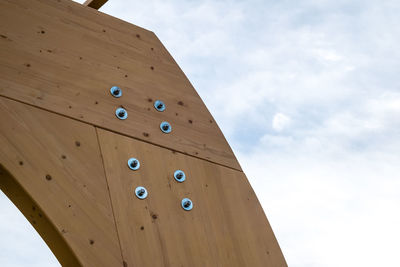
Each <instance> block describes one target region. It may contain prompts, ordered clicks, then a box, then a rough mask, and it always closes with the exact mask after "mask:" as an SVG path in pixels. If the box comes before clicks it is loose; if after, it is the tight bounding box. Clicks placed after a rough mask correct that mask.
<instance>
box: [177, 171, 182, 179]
mask: <svg viewBox="0 0 400 267" xmlns="http://www.w3.org/2000/svg"><path fill="white" fill-rule="evenodd" d="M182 177H183V173H181V172H178V173H177V174H176V178H178V179H179V180H180V179H182Z"/></svg>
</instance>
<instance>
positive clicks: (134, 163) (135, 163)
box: [128, 158, 140, 171]
mask: <svg viewBox="0 0 400 267" xmlns="http://www.w3.org/2000/svg"><path fill="white" fill-rule="evenodd" d="M128 167H129V169H131V170H133V171H136V170H138V169H139V168H140V161H139V160H138V159H135V158H130V159H128Z"/></svg>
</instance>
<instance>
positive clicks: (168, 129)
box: [160, 121, 172, 133]
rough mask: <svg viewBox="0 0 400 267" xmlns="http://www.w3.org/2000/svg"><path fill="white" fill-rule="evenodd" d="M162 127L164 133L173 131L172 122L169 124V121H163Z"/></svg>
mask: <svg viewBox="0 0 400 267" xmlns="http://www.w3.org/2000/svg"><path fill="white" fill-rule="evenodd" d="M160 129H161V131H162V132H163V133H170V132H171V131H172V127H171V124H169V122H167V121H163V122H161V124H160Z"/></svg>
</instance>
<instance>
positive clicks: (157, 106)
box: [154, 100, 165, 112]
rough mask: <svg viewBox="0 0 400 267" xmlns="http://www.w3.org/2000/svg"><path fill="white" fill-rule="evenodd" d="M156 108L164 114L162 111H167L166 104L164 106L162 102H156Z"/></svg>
mask: <svg viewBox="0 0 400 267" xmlns="http://www.w3.org/2000/svg"><path fill="white" fill-rule="evenodd" d="M154 108H155V109H156V110H157V111H160V112H162V111H164V110H165V104H164V102H163V101H161V100H156V101H155V102H154Z"/></svg>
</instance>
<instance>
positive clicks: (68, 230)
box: [0, 0, 286, 267]
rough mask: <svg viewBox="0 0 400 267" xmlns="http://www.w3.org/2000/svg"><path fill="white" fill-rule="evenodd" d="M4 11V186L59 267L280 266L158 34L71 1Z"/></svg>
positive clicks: (206, 116) (0, 10)
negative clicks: (186, 201) (181, 176)
mask: <svg viewBox="0 0 400 267" xmlns="http://www.w3.org/2000/svg"><path fill="white" fill-rule="evenodd" d="M92 2H104V1H92ZM0 21H1V23H0V51H1V52H0V53H1V56H0V147H1V150H0V164H1V165H0V188H1V190H3V191H4V193H5V194H6V195H7V196H8V197H9V198H10V199H11V200H12V201H13V202H14V203H15V205H16V206H17V207H18V208H19V209H20V210H21V211H22V212H23V214H24V215H25V216H26V218H27V219H28V220H29V221H30V223H31V224H32V225H33V226H34V227H35V229H36V230H37V231H38V232H39V234H40V235H41V236H42V237H43V239H44V240H45V242H46V243H47V244H48V245H49V247H50V248H51V250H52V251H53V253H54V254H55V256H56V257H57V259H58V260H59V261H60V263H61V264H62V265H63V266H190V267H192V266H286V263H285V260H284V258H283V255H282V252H281V250H280V248H279V245H278V243H277V241H276V239H275V237H274V234H273V232H272V230H271V227H270V225H269V224H268V221H267V219H266V217H265V214H264V212H263V210H262V208H261V206H260V204H259V202H258V200H257V198H256V196H255V194H254V192H253V190H252V188H251V186H250V184H249V183H248V181H247V179H246V177H245V175H244V174H243V172H242V170H241V168H240V165H239V163H238V162H237V160H236V158H235V156H234V155H233V153H232V150H231V149H230V147H229V145H228V143H227V142H226V140H225V138H224V136H223V135H222V133H221V131H220V129H219V128H218V126H217V124H216V123H215V121H214V119H213V118H212V116H211V114H210V113H209V112H208V110H207V108H206V107H205V105H204V103H203V102H202V100H201V99H200V97H199V96H198V95H197V93H196V91H195V90H194V88H193V87H192V85H191V84H190V82H189V81H188V80H187V78H186V77H185V75H184V73H183V72H182V71H181V70H180V68H179V67H178V65H177V64H176V62H175V61H174V59H173V58H172V57H171V55H170V54H169V53H168V51H167V50H166V49H165V48H164V46H163V45H162V43H161V42H160V41H159V40H158V38H157V37H156V35H155V34H154V33H153V32H151V31H148V30H145V29H142V28H140V27H137V26H134V25H131V24H129V23H127V22H124V21H121V20H119V19H116V18H114V17H111V16H108V15H106V14H102V13H100V12H98V11H97V10H95V9H92V8H90V7H88V6H85V5H80V4H78V3H75V2H72V1H68V0H57V1H53V0H2V1H0ZM113 86H118V87H119V88H121V90H122V96H121V97H119V98H117V97H114V96H112V95H111V94H110V88H111V87H113ZM155 100H162V101H163V102H164V103H165V106H166V109H165V111H163V112H159V111H157V110H156V109H155V108H154V101H155ZM119 107H123V108H124V109H125V110H126V111H127V113H128V118H127V119H126V120H120V119H118V118H117V116H116V113H115V110H116V109H117V108H119ZM162 121H168V122H169V123H170V125H171V126H172V131H171V133H168V134H166V133H163V132H162V131H161V130H160V123H161V122H162ZM131 157H135V158H137V159H138V160H139V161H140V168H139V169H138V170H136V171H133V170H131V169H130V168H129V167H128V165H127V161H128V159H129V158H131ZM178 169H179V170H183V171H184V172H185V174H186V177H187V178H186V180H185V181H184V182H182V183H180V182H177V181H176V180H175V179H174V172H175V171H176V170H178ZM137 186H144V187H145V188H146V189H147V191H148V197H147V198H146V199H143V200H142V199H139V198H138V197H136V195H135V192H134V190H135V188H136V187H137ZM183 198H190V199H191V201H192V204H193V209H192V210H190V211H186V210H184V209H183V208H182V206H181V200H182V199H183Z"/></svg>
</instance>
